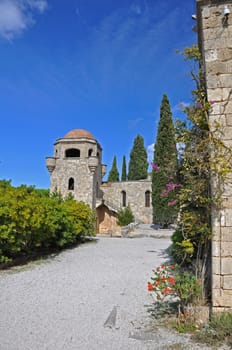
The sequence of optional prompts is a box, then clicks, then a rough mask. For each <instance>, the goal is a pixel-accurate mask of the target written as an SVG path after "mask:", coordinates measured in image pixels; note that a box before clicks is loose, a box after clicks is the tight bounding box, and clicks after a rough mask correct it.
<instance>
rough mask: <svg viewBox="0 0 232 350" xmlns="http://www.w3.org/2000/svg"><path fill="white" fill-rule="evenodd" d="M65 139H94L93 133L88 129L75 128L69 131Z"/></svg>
mask: <svg viewBox="0 0 232 350" xmlns="http://www.w3.org/2000/svg"><path fill="white" fill-rule="evenodd" d="M64 138H65V139H83V138H84V139H91V140H94V137H93V135H92V134H91V133H90V132H89V131H87V130H83V129H73V130H71V131H69V132H68V133H67V134H66V135H65V136H64Z"/></svg>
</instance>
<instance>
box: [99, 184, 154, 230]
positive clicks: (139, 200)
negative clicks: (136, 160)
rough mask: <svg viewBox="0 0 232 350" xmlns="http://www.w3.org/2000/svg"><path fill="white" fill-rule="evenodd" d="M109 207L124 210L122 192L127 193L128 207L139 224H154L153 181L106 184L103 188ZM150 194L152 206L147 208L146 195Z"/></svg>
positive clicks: (104, 197) (104, 198)
mask: <svg viewBox="0 0 232 350" xmlns="http://www.w3.org/2000/svg"><path fill="white" fill-rule="evenodd" d="M101 189H102V192H103V193H104V195H103V200H104V201H105V204H106V205H107V206H109V208H110V207H112V209H115V210H118V209H120V208H122V204H123V203H122V192H123V191H124V192H125V193H126V205H130V207H131V210H132V212H133V214H134V216H135V220H136V221H137V222H143V223H146V224H151V223H152V205H151V191H152V188H151V180H149V179H148V180H140V181H125V182H112V183H105V184H103V185H102V186H101ZM148 191H149V192H150V203H149V204H150V206H149V207H146V206H145V193H146V192H148Z"/></svg>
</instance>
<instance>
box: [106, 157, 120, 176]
mask: <svg viewBox="0 0 232 350" xmlns="http://www.w3.org/2000/svg"><path fill="white" fill-rule="evenodd" d="M117 181H119V172H118V169H117V159H116V156H114V159H113V163H112V168H111V170H110V172H109V176H108V182H117Z"/></svg>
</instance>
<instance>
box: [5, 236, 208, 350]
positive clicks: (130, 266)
mask: <svg viewBox="0 0 232 350" xmlns="http://www.w3.org/2000/svg"><path fill="white" fill-rule="evenodd" d="M169 244H170V239H169V238H157V239H156V238H154V237H153V238H152V237H143V238H137V239H135V238H134V239H132V238H106V237H102V238H97V239H96V242H92V243H87V244H83V245H81V246H79V247H77V248H74V249H71V250H67V251H65V252H62V253H61V254H59V255H57V256H55V257H53V258H50V259H48V260H46V261H43V262H42V263H41V264H32V265H30V266H27V267H26V268H24V269H19V270H16V271H14V272H13V273H12V271H11V272H9V271H8V272H1V273H0V350H45V349H46V350H61V349H64V350H86V349H88V350H108V349H109V350H120V349H123V350H130V349H131V350H132V349H133V350H147V349H148V350H149V349H169V348H170V349H182V346H183V349H203V347H202V346H201V347H198V346H197V345H193V346H192V345H190V344H189V340H188V337H187V336H180V335H178V334H175V333H173V334H172V333H170V331H167V330H166V331H165V329H161V330H159V331H154V329H152V331H151V328H152V319H151V317H150V315H149V313H148V306H149V305H151V304H152V298H151V295H150V294H149V292H148V291H147V281H148V280H149V278H150V276H151V273H152V271H151V270H152V268H153V267H156V266H158V265H159V264H161V263H162V262H165V261H166V260H167V258H168V256H167V254H166V249H167V247H168V246H169ZM175 344H176V345H175ZM177 344H179V347H173V346H174V345H175V346H178V345H177ZM180 344H182V345H180Z"/></svg>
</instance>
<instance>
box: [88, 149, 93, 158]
mask: <svg viewBox="0 0 232 350" xmlns="http://www.w3.org/2000/svg"><path fill="white" fill-rule="evenodd" d="M92 154H93V150H92V148H90V149H89V151H88V156H89V157H91V155H92Z"/></svg>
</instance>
